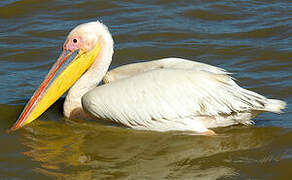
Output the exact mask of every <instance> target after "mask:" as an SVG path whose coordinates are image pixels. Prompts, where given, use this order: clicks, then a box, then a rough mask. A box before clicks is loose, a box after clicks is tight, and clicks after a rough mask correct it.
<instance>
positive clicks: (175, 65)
mask: <svg viewBox="0 0 292 180" xmlns="http://www.w3.org/2000/svg"><path fill="white" fill-rule="evenodd" d="M155 69H182V70H194V71H207V72H212V73H215V74H230V73H228V72H226V71H225V70H224V69H221V68H218V67H215V66H211V65H208V64H205V63H200V62H195V61H191V60H186V59H181V58H164V59H160V60H153V61H147V62H139V63H133V64H127V65H123V66H120V67H117V68H115V69H113V70H111V71H109V72H107V74H106V75H105V76H104V78H103V83H104V84H106V83H110V82H113V81H116V80H119V79H123V78H128V77H130V76H135V75H137V74H139V73H145V72H147V71H152V70H155Z"/></svg>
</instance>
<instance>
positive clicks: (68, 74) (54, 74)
mask: <svg viewBox="0 0 292 180" xmlns="http://www.w3.org/2000/svg"><path fill="white" fill-rule="evenodd" d="M101 26H104V25H103V24H101V23H99V22H90V23H85V24H81V25H79V26H77V27H76V28H74V29H73V30H72V31H71V32H70V33H69V35H68V37H67V39H66V41H65V43H64V45H63V50H62V53H61V55H60V56H59V58H58V60H57V62H56V63H55V64H54V65H53V66H52V68H51V69H50V71H49V73H48V75H47V76H46V78H45V80H44V81H43V82H42V83H41V85H40V86H39V88H38V89H37V90H36V91H35V93H34V94H33V96H32V97H31V99H30V100H29V102H28V103H27V104H26V106H25V108H24V110H23V112H22V113H21V115H20V117H19V118H18V120H17V121H16V123H15V124H14V125H13V127H12V128H11V130H12V131H14V130H16V129H18V128H20V127H22V126H24V125H26V124H28V123H30V122H32V121H33V120H35V119H36V118H38V117H39V116H40V115H41V114H42V113H43V112H45V111H46V110H47V109H48V108H49V107H50V106H51V105H52V104H53V103H54V102H56V101H57V100H58V99H59V98H60V97H61V96H62V95H63V94H64V93H65V92H66V91H67V90H68V89H69V88H70V87H71V86H72V85H73V84H74V83H75V82H76V81H77V80H78V79H79V78H80V77H81V76H82V75H83V73H84V72H86V71H87V70H88V69H89V68H90V67H91V65H92V64H93V63H94V61H95V60H96V59H97V56H98V55H99V53H100V49H101V44H100V37H101V36H100V30H101V29H103V27H101Z"/></svg>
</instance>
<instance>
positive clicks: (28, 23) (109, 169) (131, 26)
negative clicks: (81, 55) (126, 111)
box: [0, 0, 292, 179]
mask: <svg viewBox="0 0 292 180" xmlns="http://www.w3.org/2000/svg"><path fill="white" fill-rule="evenodd" d="M93 20H100V21H102V22H103V23H105V24H106V25H107V26H108V27H109V29H110V31H111V33H112V35H113V38H114V41H115V54H114V57H113V62H112V65H111V68H113V67H117V66H119V65H123V64H128V63H132V62H139V61H145V60H151V59H159V58H163V57H182V58H187V59H193V60H195V61H201V62H204V63H208V64H212V65H216V66H219V67H222V68H224V69H226V70H228V71H230V72H232V73H234V74H233V76H234V77H235V78H236V79H237V80H238V83H239V84H240V85H241V86H243V87H245V88H248V89H250V90H253V91H256V92H259V93H261V94H263V95H265V96H267V97H269V98H277V99H282V100H285V101H286V102H287V104H288V106H287V109H286V110H285V113H284V114H281V115H277V114H272V113H265V114H263V115H261V116H259V117H257V118H255V122H256V125H255V126H250V127H245V126H233V127H227V128H220V129H214V131H216V132H217V134H218V136H216V137H204V136H191V135H188V134H186V133H176V132H167V133H158V132H150V131H137V130H132V129H125V128H121V127H112V126H106V125H102V124H100V123H98V122H88V121H83V120H68V119H65V118H63V115H62V103H63V99H61V100H59V101H58V102H57V103H56V104H55V105H54V106H53V107H52V108H50V109H49V110H48V111H47V112H46V113H45V114H44V115H42V116H41V117H40V118H39V119H38V120H36V121H34V122H33V123H31V124H30V125H28V126H26V127H25V128H23V129H20V130H19V131H17V132H15V133H13V134H7V133H6V130H7V129H9V128H10V127H11V126H12V125H13V123H14V122H15V121H16V120H17V118H18V116H19V114H20V113H21V110H22V108H23V107H24V105H25V103H26V102H27V101H28V99H29V98H30V96H31V95H32V93H33V92H34V90H35V89H36V88H37V87H38V85H39V84H40V83H41V81H42V80H43V78H44V76H45V75H46V74H47V72H48V69H49V67H50V66H51V65H52V64H53V63H54V61H55V60H56V58H57V56H58V55H59V53H60V51H61V47H62V44H63V41H64V39H65V37H66V35H67V33H68V32H69V31H70V30H71V29H72V28H73V27H75V26H76V25H78V24H80V23H84V22H89V21H93ZM291 37H292V3H291V2H290V1H268V0H264V1H221V0H216V1H212V0H207V1H174V0H160V1H152V0H149V1H140V2H135V1H111V0H108V1H103V0H101V1H89V0H86V1H65V0H59V1H49V0H44V1H37V0H19V1H16V0H10V1H9V0H7V1H1V2H0V147H1V148H0V179H290V178H291V175H292V171H291V167H292V140H291V139H292V111H291V107H292V106H291V103H292V96H291V94H292V93H291V92H292V81H291V78H292V73H291V72H292V71H291V70H292V61H291V60H292V49H291V47H292V38H291Z"/></svg>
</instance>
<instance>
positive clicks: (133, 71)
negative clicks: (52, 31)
mask: <svg viewBox="0 0 292 180" xmlns="http://www.w3.org/2000/svg"><path fill="white" fill-rule="evenodd" d="M113 47H114V43H113V39H112V36H111V34H110V32H109V31H108V28H107V27H106V26H105V25H103V24H102V23H100V22H98V21H96V22H89V23H85V24H81V25H79V26H77V27H76V28H74V29H73V30H72V31H71V32H70V33H69V35H68V37H67V39H66V41H65V43H64V46H63V52H62V54H61V55H60V57H59V59H58V60H57V62H56V63H55V64H54V65H53V67H52V68H51V70H50V72H49V73H48V75H47V77H46V78H45V80H44V81H43V83H42V84H41V85H40V87H39V88H38V89H37V90H36V92H35V93H34V95H33V96H32V98H31V99H30V101H29V102H28V103H27V105H26V106H25V108H24V110H23V112H22V114H21V115H20V117H19V119H18V120H17V122H16V123H15V124H14V126H13V127H12V129H11V130H16V129H18V128H20V127H22V126H24V125H26V124H28V123H30V122H32V121H33V120H35V119H36V118H38V117H39V116H40V115H41V114H42V113H43V112H44V111H46V110H47V109H48V108H49V107H50V106H51V105H52V104H53V103H54V102H55V101H56V100H57V99H58V98H59V97H61V96H62V95H63V94H64V93H65V92H66V91H67V90H68V89H69V88H70V87H71V86H72V87H71V89H70V91H69V92H68V95H67V97H66V99H65V102H64V115H65V117H67V118H78V119H80V118H82V119H89V118H95V119H104V120H108V121H112V122H114V123H118V124H121V125H124V126H126V127H130V128H134V129H143V130H154V131H172V130H174V131H192V132H195V133H199V134H214V131H212V130H211V129H210V128H215V127H224V126H230V125H235V124H246V125H248V124H253V121H252V120H251V119H252V118H253V117H255V116H256V115H258V114H260V113H262V112H265V111H270V112H275V113H280V112H281V109H283V108H285V105H286V103H285V102H283V101H281V100H276V99H267V98H265V97H264V96H262V95H259V94H257V93H255V92H252V91H249V90H246V89H243V88H241V87H239V86H238V85H237V84H236V83H235V82H234V81H233V79H232V78H231V77H230V76H229V73H228V72H226V71H225V70H223V69H221V68H218V67H214V66H211V65H207V64H204V63H199V62H194V61H190V60H185V59H180V58H165V59H160V60H155V61H149V62H144V63H136V64H129V65H125V66H121V67H118V68H116V69H114V70H112V71H110V72H107V70H108V68H109V66H110V63H111V61H112V56H113ZM102 80H103V81H104V84H103V85H101V86H98V84H99V83H100V81H102Z"/></svg>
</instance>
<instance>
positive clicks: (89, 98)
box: [82, 69, 268, 129]
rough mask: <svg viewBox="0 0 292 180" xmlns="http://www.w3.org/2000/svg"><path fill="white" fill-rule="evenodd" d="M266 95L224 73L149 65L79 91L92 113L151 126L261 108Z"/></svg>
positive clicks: (115, 119) (128, 122)
mask: <svg viewBox="0 0 292 180" xmlns="http://www.w3.org/2000/svg"><path fill="white" fill-rule="evenodd" d="M267 101H268V100H267V99H266V98H265V97H263V96H261V95H259V94H257V93H254V92H251V91H248V90H245V89H243V88H240V87H239V86H238V85H237V84H236V83H235V82H234V81H233V80H232V78H231V77H230V76H228V75H227V74H226V73H225V74H224V73H221V74H216V73H213V72H210V71H204V70H182V69H154V70H150V71H147V72H144V73H139V74H137V75H135V76H130V77H128V78H123V79H120V80H118V81H114V82H112V83H108V84H105V85H102V86H99V87H97V88H95V89H93V90H92V91H90V92H88V93H86V94H85V95H84V96H83V98H82V105H83V108H84V109H85V110H86V111H87V112H89V113H91V114H92V115H94V116H96V117H97V118H103V119H111V120H113V121H115V122H118V123H121V124H124V125H126V126H129V127H135V126H149V127H151V126H154V125H153V124H157V123H158V122H162V121H179V120H180V119H185V118H191V119H193V118H192V117H199V116H211V117H213V116H218V115H222V114H223V115H224V114H225V115H230V114H231V113H233V112H246V111H251V110H263V109H264V106H265V103H266V102H267ZM161 124H166V123H165V122H164V123H161ZM152 129H153V128H152Z"/></svg>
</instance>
